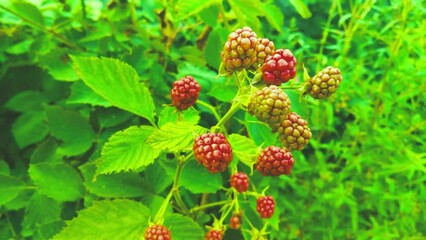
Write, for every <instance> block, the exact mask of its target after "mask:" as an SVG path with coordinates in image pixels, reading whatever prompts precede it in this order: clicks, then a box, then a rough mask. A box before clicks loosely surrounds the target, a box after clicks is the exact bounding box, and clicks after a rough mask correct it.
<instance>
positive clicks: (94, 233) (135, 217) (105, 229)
mask: <svg viewBox="0 0 426 240" xmlns="http://www.w3.org/2000/svg"><path fill="white" fill-rule="evenodd" d="M149 218H150V211H149V209H148V208H147V207H146V206H144V205H143V204H141V203H138V202H135V201H131V200H114V201H102V202H95V203H94V204H93V205H92V206H91V207H89V208H87V209H84V210H82V211H80V212H78V216H77V217H75V218H74V219H73V220H71V221H68V222H67V226H66V227H65V228H64V229H63V230H62V231H61V232H60V233H59V234H57V235H55V236H54V237H53V239H54V240H73V239H75V240H94V239H99V240H101V239H102V240H107V239H108V240H123V239H126V240H133V239H134V240H140V239H141V236H143V233H144V231H145V229H146V228H147V227H148V220H149Z"/></svg>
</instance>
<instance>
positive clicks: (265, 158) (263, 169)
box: [256, 146, 294, 176]
mask: <svg viewBox="0 0 426 240" xmlns="http://www.w3.org/2000/svg"><path fill="white" fill-rule="evenodd" d="M293 165H294V159H293V156H292V155H291V152H289V151H288V150H287V149H282V148H280V147H275V146H269V147H267V148H265V149H263V151H262V152H261V153H260V155H259V157H258V158H257V161H256V170H257V171H259V172H260V173H261V174H262V175H264V176H279V175H282V174H285V175H289V174H290V173H291V169H292V168H293Z"/></svg>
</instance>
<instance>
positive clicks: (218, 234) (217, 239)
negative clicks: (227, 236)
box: [205, 229, 223, 240]
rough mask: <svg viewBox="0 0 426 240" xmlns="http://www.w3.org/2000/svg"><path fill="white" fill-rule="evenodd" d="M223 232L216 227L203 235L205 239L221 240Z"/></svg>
mask: <svg viewBox="0 0 426 240" xmlns="http://www.w3.org/2000/svg"><path fill="white" fill-rule="evenodd" d="M222 237H223V232H222V230H218V229H210V230H209V231H208V232H207V233H206V236H205V240H222Z"/></svg>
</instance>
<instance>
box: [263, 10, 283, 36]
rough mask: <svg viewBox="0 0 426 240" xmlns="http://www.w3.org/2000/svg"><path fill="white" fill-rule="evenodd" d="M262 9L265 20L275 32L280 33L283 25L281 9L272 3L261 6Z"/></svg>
mask: <svg viewBox="0 0 426 240" xmlns="http://www.w3.org/2000/svg"><path fill="white" fill-rule="evenodd" d="M262 9H263V11H265V17H266V20H268V22H269V23H270V24H271V25H272V27H274V28H275V30H277V31H278V32H281V31H282V28H283V25H284V16H283V13H282V12H281V9H280V8H279V7H277V6H276V5H274V4H272V3H269V4H263V6H262Z"/></svg>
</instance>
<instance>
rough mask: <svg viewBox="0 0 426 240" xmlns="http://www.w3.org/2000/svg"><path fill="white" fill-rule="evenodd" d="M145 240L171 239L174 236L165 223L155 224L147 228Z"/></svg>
mask: <svg viewBox="0 0 426 240" xmlns="http://www.w3.org/2000/svg"><path fill="white" fill-rule="evenodd" d="M144 238H145V240H160V239H162V240H171V239H172V236H171V234H170V231H169V229H167V228H166V227H165V226H163V225H159V224H157V225H153V226H150V227H148V228H147V229H145V233H144Z"/></svg>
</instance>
